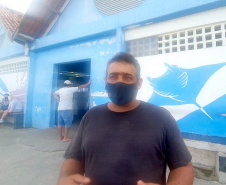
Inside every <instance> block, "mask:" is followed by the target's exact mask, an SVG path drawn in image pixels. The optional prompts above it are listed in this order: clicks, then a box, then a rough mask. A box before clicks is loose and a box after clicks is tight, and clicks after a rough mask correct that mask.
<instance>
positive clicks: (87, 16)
mask: <svg viewBox="0 0 226 185" xmlns="http://www.w3.org/2000/svg"><path fill="white" fill-rule="evenodd" d="M221 6H226V1H225V0H205V1H204V0H192V1H191V0H189V1H188V0H187V1H178V0H172V1H165V0H144V2H143V3H142V4H141V5H140V6H139V7H137V8H134V9H131V10H128V11H125V12H122V13H120V14H117V15H112V16H105V15H103V14H102V13H100V12H99V11H98V10H97V9H96V7H95V5H94V2H93V0H83V1H78V0H72V1H70V3H69V5H68V6H67V7H66V9H65V11H64V12H63V14H62V15H61V17H60V19H58V21H57V22H56V24H55V25H54V26H53V28H52V30H51V31H50V32H49V34H48V35H47V36H46V37H43V38H40V39H38V40H36V42H35V43H34V45H33V46H32V48H31V49H32V52H31V59H30V60H31V69H32V70H30V71H31V72H32V75H31V78H30V79H29V86H28V88H29V87H30V88H29V91H30V92H31V94H30V95H29V98H28V100H29V106H30V109H29V110H27V111H30V114H27V117H26V120H27V124H28V125H29V124H30V125H32V127H35V128H48V127H51V126H53V125H54V123H53V120H54V119H52V118H51V114H52V112H53V106H52V104H53V103H52V102H53V101H54V100H53V96H52V93H53V92H54V90H55V89H52V87H53V82H54V80H55V79H53V78H54V71H55V69H54V68H55V67H54V65H55V64H59V63H64V62H75V61H80V60H84V59H89V60H90V61H91V79H92V84H91V93H92V94H94V95H93V96H92V97H91V107H92V106H93V105H99V104H102V103H105V102H107V101H108V100H109V99H108V98H107V97H99V96H98V95H97V94H98V93H100V94H101V93H103V92H104V90H105V88H104V75H105V67H106V63H107V61H108V60H109V59H110V58H111V57H112V56H113V54H114V53H116V52H118V51H124V50H125V42H124V31H123V30H125V29H126V27H128V26H131V25H139V26H142V25H144V24H145V23H148V22H153V24H154V23H156V22H160V21H166V20H169V19H173V18H177V17H181V16H185V15H189V14H193V13H197V12H201V11H205V10H209V9H213V8H217V7H221ZM28 94H29V93H28ZM207 126H208V123H207ZM188 132H189V127H188ZM197 132H199V131H198V130H197ZM219 135H221V133H220V132H219V133H217V132H216V133H215V136H219Z"/></svg>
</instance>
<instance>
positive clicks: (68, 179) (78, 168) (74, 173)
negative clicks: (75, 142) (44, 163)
mask: <svg viewBox="0 0 226 185" xmlns="http://www.w3.org/2000/svg"><path fill="white" fill-rule="evenodd" d="M80 184H90V179H89V178H87V177H84V169H83V166H82V163H81V162H80V161H78V160H75V159H66V160H65V161H64V163H63V165H62V167H61V170H60V177H59V180H58V183H57V185H80Z"/></svg>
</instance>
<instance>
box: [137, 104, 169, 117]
mask: <svg viewBox="0 0 226 185" xmlns="http://www.w3.org/2000/svg"><path fill="white" fill-rule="evenodd" d="M141 105H142V107H143V109H144V111H146V112H149V113H150V112H152V113H154V114H157V115H159V114H167V115H168V114H170V113H169V111H168V110H167V109H165V108H163V107H160V106H157V105H154V104H151V103H147V102H143V101H141Z"/></svg>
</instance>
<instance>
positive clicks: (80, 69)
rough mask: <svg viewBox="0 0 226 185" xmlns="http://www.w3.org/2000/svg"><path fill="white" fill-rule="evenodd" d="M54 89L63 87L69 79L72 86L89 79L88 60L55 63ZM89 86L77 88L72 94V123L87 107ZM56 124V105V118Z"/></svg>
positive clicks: (76, 120) (81, 115) (77, 119)
mask: <svg viewBox="0 0 226 185" xmlns="http://www.w3.org/2000/svg"><path fill="white" fill-rule="evenodd" d="M57 68H58V69H57V71H58V73H57V82H56V89H60V88H63V86H64V81H65V80H70V81H71V82H72V83H73V84H72V86H73V87H78V86H80V85H82V84H86V83H88V82H89V79H90V60H83V61H77V62H70V63H63V64H58V65H57ZM89 98H90V88H89V86H87V87H86V88H79V91H78V92H75V93H74V95H73V124H78V123H79V122H80V120H81V118H82V117H83V116H84V114H85V113H86V112H87V111H88V109H89ZM55 120H56V121H55V124H56V125H57V107H56V119H55Z"/></svg>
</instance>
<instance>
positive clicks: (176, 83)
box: [147, 63, 226, 119]
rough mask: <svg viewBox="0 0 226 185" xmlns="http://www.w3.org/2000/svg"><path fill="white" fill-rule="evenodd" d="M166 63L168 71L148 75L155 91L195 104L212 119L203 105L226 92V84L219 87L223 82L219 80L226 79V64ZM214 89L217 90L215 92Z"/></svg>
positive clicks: (158, 93) (176, 99) (160, 94)
mask: <svg viewBox="0 0 226 185" xmlns="http://www.w3.org/2000/svg"><path fill="white" fill-rule="evenodd" d="M164 64H165V66H166V67H167V71H166V73H164V74H163V75H162V76H160V77H158V78H150V77H147V79H148V81H149V82H150V85H151V86H152V87H153V89H154V92H155V93H156V94H157V95H159V96H162V97H166V98H170V99H172V100H174V101H177V102H180V103H183V104H185V103H186V104H194V105H195V106H197V108H199V109H200V110H201V111H202V112H203V113H204V114H206V115H207V116H208V117H209V118H210V119H212V117H211V116H210V115H209V114H208V113H207V112H206V111H205V110H204V109H203V107H204V106H206V105H208V104H209V103H211V102H213V101H214V100H216V99H218V98H219V97H221V96H223V95H225V94H226V86H222V85H221V86H220V87H218V84H222V83H219V82H220V81H221V80H222V79H226V65H225V64H215V65H212V66H211V67H210V66H204V67H199V68H196V69H181V68H179V67H178V66H174V65H169V64H167V63H164ZM201 71H202V72H201ZM200 74H201V75H200ZM213 81H216V82H218V83H214V82H213ZM216 89H217V90H216ZM214 90H215V91H216V92H213V91H214ZM217 92H219V93H217ZM207 94H209V95H207ZM210 94H212V95H215V96H216V97H215V98H212V97H213V96H210ZM155 99H156V98H155V97H152V98H151V99H150V100H149V102H155ZM203 101H205V103H204V102H203ZM156 103H157V102H156Z"/></svg>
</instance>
